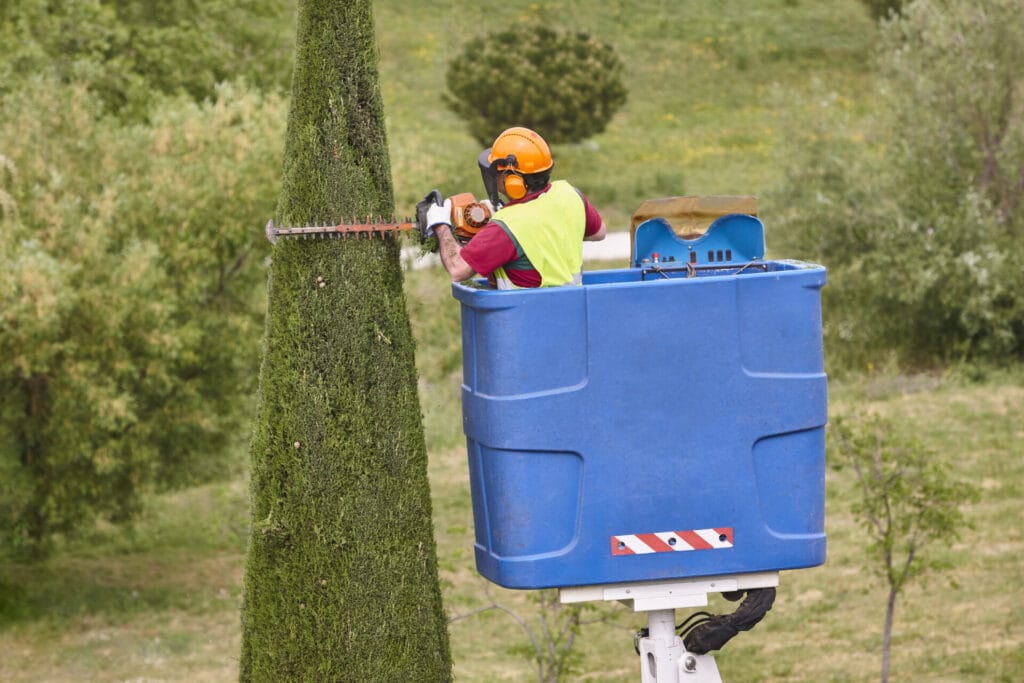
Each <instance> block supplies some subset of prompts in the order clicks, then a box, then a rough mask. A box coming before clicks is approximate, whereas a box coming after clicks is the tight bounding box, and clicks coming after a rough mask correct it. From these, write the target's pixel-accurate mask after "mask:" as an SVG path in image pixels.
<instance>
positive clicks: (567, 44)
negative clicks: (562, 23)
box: [444, 24, 626, 147]
mask: <svg viewBox="0 0 1024 683" xmlns="http://www.w3.org/2000/svg"><path fill="white" fill-rule="evenodd" d="M446 80H447V85H448V92H447V93H446V94H445V97H444V101H445V104H446V105H447V106H448V108H449V109H451V110H452V111H453V112H455V114H457V115H458V116H459V118H461V119H462V120H463V121H465V122H466V125H467V126H468V127H469V132H470V134H471V135H472V136H473V137H474V138H475V139H476V141H477V142H479V143H480V144H481V145H483V146H484V147H486V146H488V145H490V144H491V142H493V141H494V138H495V137H497V135H498V133H500V132H501V131H503V130H504V129H506V128H509V127H511V126H526V127H528V128H533V129H536V130H538V131H540V132H541V133H542V134H543V135H544V138H545V139H546V140H547V141H548V142H551V143H560V142H579V141H581V140H585V139H586V138H589V137H592V136H594V135H597V134H598V133H600V132H601V131H603V130H604V129H605V127H606V126H607V125H608V122H609V121H610V120H611V118H612V116H614V115H615V112H617V111H618V110H619V108H621V107H622V105H623V104H625V102H626V88H625V86H624V85H623V84H622V63H621V62H620V61H619V58H618V56H617V55H616V54H615V50H614V49H613V48H612V46H611V45H607V44H605V43H602V42H600V41H598V40H595V39H594V38H592V37H591V36H590V35H588V34H586V33H583V32H560V31H556V30H554V29H551V28H547V27H545V26H540V25H536V24H520V25H517V26H513V27H512V28H509V29H507V30H503V31H497V32H494V33H490V34H488V35H486V36H481V37H478V38H476V39H474V40H471V41H470V42H469V43H467V45H466V46H465V48H463V50H462V53H461V54H459V55H458V56H457V57H455V58H454V59H452V61H451V63H450V64H449V65H448V72H447V76H446Z"/></svg>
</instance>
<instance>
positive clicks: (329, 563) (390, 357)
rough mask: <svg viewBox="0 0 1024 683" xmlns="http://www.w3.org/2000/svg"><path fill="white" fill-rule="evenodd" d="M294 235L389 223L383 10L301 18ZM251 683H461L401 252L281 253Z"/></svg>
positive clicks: (283, 249) (255, 563) (290, 202)
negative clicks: (374, 220) (376, 20)
mask: <svg viewBox="0 0 1024 683" xmlns="http://www.w3.org/2000/svg"><path fill="white" fill-rule="evenodd" d="M297 30H298V36H297V46H296V60H295V74H294V82H293V103H292V110H291V114H290V117H289V122H288V132H287V140H286V146H285V164H284V165H285V169H284V180H283V189H282V194H281V198H280V202H279V206H278V216H279V217H280V219H281V220H282V222H283V223H285V224H288V223H291V224H295V223H305V222H321V221H333V220H337V219H339V218H340V217H342V216H345V217H352V216H356V215H359V216H365V215H377V214H389V213H390V212H391V208H392V202H393V199H392V189H391V171H390V163H389V160H388V156H387V145H386V139H385V133H384V119H383V107H382V103H381V96H380V91H379V88H378V82H377V67H376V53H375V49H376V48H375V43H374V24H373V15H372V8H371V3H370V1H369V0H351V1H347V2H338V1H337V0H302V1H300V2H299V3H298V22H297ZM272 259H273V261H272V265H271V268H270V280H269V284H268V313H267V323H266V332H265V340H264V343H265V347H264V357H263V365H262V368H261V373H260V396H259V402H258V414H257V419H256V425H255V430H254V435H253V440H252V447H251V449H252V453H251V455H252V506H253V510H252V520H253V522H252V536H251V541H250V546H249V554H248V559H247V563H246V572H245V589H244V599H243V608H242V657H241V667H240V678H241V680H243V681H284V680H292V681H295V680H310V681H312V680H315V681H341V680H345V681H413V680H416V681H446V680H450V679H451V660H450V654H449V647H448V634H447V620H446V617H445V614H444V609H443V606H442V603H441V593H440V588H439V585H438V578H437V559H436V552H435V546H434V540H433V529H432V524H431V505H430V491H429V484H428V481H427V471H426V447H425V443H424V436H423V427H422V421H421V415H420V406H419V399H418V396H417V386H416V369H415V364H414V356H413V339H412V334H411V330H410V325H409V320H408V317H407V314H406V310H405V298H404V294H403V290H402V272H401V269H400V265H399V245H398V243H397V242H396V241H395V240H393V239H385V240H381V239H374V240H366V239H363V240H355V239H348V240H315V241H311V240H298V241H282V242H278V244H277V245H276V246H275V247H274V249H273V255H272Z"/></svg>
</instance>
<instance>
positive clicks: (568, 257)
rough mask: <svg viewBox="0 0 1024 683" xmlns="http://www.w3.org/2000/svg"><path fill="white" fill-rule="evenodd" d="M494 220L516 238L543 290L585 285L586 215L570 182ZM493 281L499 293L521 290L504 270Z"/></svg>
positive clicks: (558, 183)
mask: <svg viewBox="0 0 1024 683" xmlns="http://www.w3.org/2000/svg"><path fill="white" fill-rule="evenodd" d="M491 220H493V221H494V222H495V223H499V224H501V225H503V226H504V227H505V229H506V230H508V232H509V233H511V234H512V236H513V237H515V239H516V241H517V242H518V243H519V246H520V247H521V248H522V250H523V253H524V254H525V255H526V258H528V259H529V260H530V263H531V264H533V268H534V270H536V271H537V272H538V273H539V274H540V283H541V284H540V286H541V287H559V286H561V285H578V284H580V283H581V282H582V270H583V233H584V231H585V229H586V221H587V214H586V207H585V206H584V205H583V198H582V197H580V194H579V192H577V191H576V188H574V187H573V186H572V185H570V184H569V183H568V182H566V181H564V180H556V181H555V182H553V183H551V188H550V189H549V190H548V191H547V192H545V193H544V194H542V195H540V196H539V197H537V198H536V199H532V200H530V201H528V202H526V203H523V204H512V205H511V206H506V207H504V208H502V209H501V210H499V211H497V212H496V213H495V214H494V217H493V218H492V219H491ZM494 278H495V281H496V282H497V285H498V289H518V288H517V287H516V285H514V284H512V281H511V280H510V279H509V277H508V273H506V272H505V268H504V267H502V268H498V269H496V270H495V271H494Z"/></svg>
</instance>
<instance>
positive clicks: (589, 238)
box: [583, 221, 608, 242]
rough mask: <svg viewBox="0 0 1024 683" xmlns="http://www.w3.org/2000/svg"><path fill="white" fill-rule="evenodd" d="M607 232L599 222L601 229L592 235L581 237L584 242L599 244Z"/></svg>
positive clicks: (602, 223) (602, 222)
mask: <svg viewBox="0 0 1024 683" xmlns="http://www.w3.org/2000/svg"><path fill="white" fill-rule="evenodd" d="M607 232H608V228H606V227H605V224H604V221H601V227H600V228H599V229H598V231H597V232H595V233H594V234H593V235H585V236H584V237H583V240H584V241H585V242H600V241H601V240H603V239H604V236H605V234H607Z"/></svg>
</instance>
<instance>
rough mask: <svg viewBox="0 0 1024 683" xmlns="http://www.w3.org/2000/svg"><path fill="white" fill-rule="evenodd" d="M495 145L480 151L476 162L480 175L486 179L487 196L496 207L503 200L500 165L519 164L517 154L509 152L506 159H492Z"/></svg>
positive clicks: (515, 165)
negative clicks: (499, 183)
mask: <svg viewBox="0 0 1024 683" xmlns="http://www.w3.org/2000/svg"><path fill="white" fill-rule="evenodd" d="M492 149H493V147H488V148H487V149H485V150H484V151H482V152H480V156H479V157H477V160H476V163H477V165H479V166H480V177H481V178H483V181H484V190H485V191H486V192H487V198H488V199H490V200H491V204H493V205H494V207H495V208H497V207H498V206H500V205H501V203H502V202H501V200H500V199H499V198H498V166H499V165H501V166H512V167H513V168H515V167H517V166H518V165H519V164H518V162H517V161H516V158H515V155H512V154H509V155H508V156H507V157H505V158H504V159H495V160H494V161H490V158H491V150H492Z"/></svg>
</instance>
